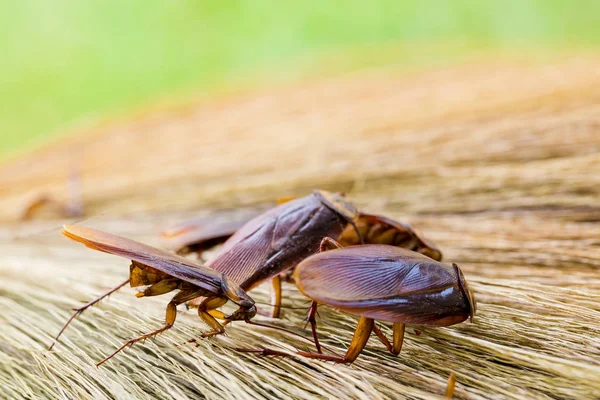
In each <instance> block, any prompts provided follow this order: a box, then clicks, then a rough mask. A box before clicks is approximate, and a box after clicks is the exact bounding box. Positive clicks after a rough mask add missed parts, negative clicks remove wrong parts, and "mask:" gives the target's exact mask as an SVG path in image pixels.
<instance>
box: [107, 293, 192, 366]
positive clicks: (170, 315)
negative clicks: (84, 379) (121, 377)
mask: <svg viewBox="0 0 600 400" xmlns="http://www.w3.org/2000/svg"><path fill="white" fill-rule="evenodd" d="M200 294H201V293H198V290H197V289H193V290H189V291H183V290H182V291H181V292H179V293H177V294H176V295H175V296H174V297H173V298H172V299H171V301H170V302H169V304H167V311H166V316H165V324H164V325H163V326H162V327H161V328H159V329H156V330H154V331H152V332H150V333H146V334H144V335H141V336H138V337H136V338H133V339H130V340H128V341H127V342H125V343H124V344H123V346H121V347H119V348H118V349H117V350H116V351H115V352H114V353H112V354H111V355H110V356H108V357H106V358H105V359H104V360H102V361H100V362H99V363H97V364H96V366H97V367H99V366H100V365H102V364H104V363H105V362H106V361H108V360H110V359H111V358H113V357H114V356H115V355H117V354H118V353H119V352H120V351H121V350H123V349H124V348H126V347H127V346H131V345H133V344H134V343H137V342H139V341H141V340H144V339H148V338H149V337H152V336H156V335H158V334H159V333H162V332H164V331H166V330H168V329H171V327H173V324H174V323H175V318H176V317H177V305H179V304H181V303H185V302H186V301H188V300H191V299H193V298H195V297H198V296H199V295H200Z"/></svg>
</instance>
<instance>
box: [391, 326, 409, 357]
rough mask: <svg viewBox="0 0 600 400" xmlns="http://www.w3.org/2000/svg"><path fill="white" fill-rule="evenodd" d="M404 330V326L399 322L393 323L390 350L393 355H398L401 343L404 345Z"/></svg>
mask: <svg viewBox="0 0 600 400" xmlns="http://www.w3.org/2000/svg"><path fill="white" fill-rule="evenodd" d="M405 329H406V325H404V324H403V323H401V322H394V328H393V332H394V338H393V341H392V344H393V348H392V354H394V355H396V356H397V355H398V354H400V351H401V350H402V343H404V330H405Z"/></svg>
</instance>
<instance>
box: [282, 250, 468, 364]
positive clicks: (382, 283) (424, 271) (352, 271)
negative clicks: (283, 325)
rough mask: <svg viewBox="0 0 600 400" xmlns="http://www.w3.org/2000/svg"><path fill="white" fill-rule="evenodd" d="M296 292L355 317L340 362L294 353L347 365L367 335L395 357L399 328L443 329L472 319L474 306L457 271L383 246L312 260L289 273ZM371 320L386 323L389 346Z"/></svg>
mask: <svg viewBox="0 0 600 400" xmlns="http://www.w3.org/2000/svg"><path fill="white" fill-rule="evenodd" d="M294 280H295V282H296V285H297V287H298V289H299V290H300V291H301V292H302V293H303V294H304V295H306V296H307V297H309V298H311V299H313V300H314V301H316V302H317V303H319V304H326V305H329V306H331V307H333V308H335V309H337V310H340V311H344V312H348V313H350V314H354V315H358V316H360V320H359V322H358V326H357V328H356V331H355V333H354V337H353V339H352V342H351V343H350V346H349V348H348V351H347V352H346V354H345V355H344V356H343V357H338V356H331V355H325V354H320V353H307V352H299V353H298V354H300V355H303V356H305V357H310V358H317V359H323V360H331V361H336V362H340V363H351V362H353V361H354V360H355V359H356V358H357V357H358V355H359V354H360V352H361V351H362V349H363V348H364V347H365V345H366V343H367V341H368V339H369V336H370V334H371V332H374V333H375V334H376V335H377V336H378V338H379V339H380V340H381V341H382V342H383V343H384V344H385V345H386V346H387V347H388V349H389V350H390V351H391V352H392V353H394V354H398V353H399V352H400V349H401V347H402V342H403V337H404V327H405V324H414V325H420V326H423V325H424V326H449V325H454V324H457V323H460V322H462V321H464V320H466V319H467V318H471V320H472V318H473V315H474V313H475V301H474V298H473V295H472V293H471V291H470V290H469V287H468V285H467V282H466V280H465V278H464V276H463V274H462V272H461V270H460V268H459V267H458V266H457V265H456V264H453V265H452V266H448V265H445V264H442V263H440V262H437V261H435V260H432V259H431V258H428V257H426V256H424V255H422V254H419V253H415V252H413V251H409V250H405V249H401V248H398V247H393V246H388V245H364V246H352V247H345V248H339V249H335V250H331V251H325V252H322V253H318V254H315V255H313V256H311V257H309V258H307V259H305V260H304V261H302V262H301V263H300V264H299V265H298V266H297V267H296V269H295V272H294ZM375 320H382V321H389V322H392V323H393V324H394V325H393V332H394V338H393V340H392V343H390V342H389V341H388V340H387V338H385V336H384V335H383V333H382V332H381V331H380V330H379V329H378V328H377V327H376V325H375Z"/></svg>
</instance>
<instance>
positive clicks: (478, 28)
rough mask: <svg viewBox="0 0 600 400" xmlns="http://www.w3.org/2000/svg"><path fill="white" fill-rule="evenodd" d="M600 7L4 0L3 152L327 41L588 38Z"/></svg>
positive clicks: (0, 72) (548, 42)
mask: <svg viewBox="0 0 600 400" xmlns="http://www.w3.org/2000/svg"><path fill="white" fill-rule="evenodd" d="M598 15H600V2H598V1H579V2H576V3H573V2H567V1H559V0H554V1H550V0H537V1H533V0H528V1H519V0H510V1H485V2H481V1H479V0H456V1H452V2H445V1H421V0H407V1H398V0H384V1H369V2H367V1H360V0H352V1H345V2H343V5H342V4H341V3H338V2H315V3H311V2H305V1H299V0H293V1H284V2H271V1H264V0H242V1H228V2H221V1H214V0H209V1H162V2H147V1H141V0H130V1H127V2H123V1H116V0H102V1H99V0H96V1H84V2H82V1H76V0H57V1H45V0H31V1H27V2H17V1H14V2H9V1H5V2H2V3H1V4H0V54H1V59H2V61H1V62H0V105H1V106H0V157H5V156H6V155H7V154H8V153H9V152H14V150H16V149H18V148H23V147H24V146H26V145H28V144H31V142H32V141H34V142H35V141H39V140H41V139H44V138H47V137H48V136H49V135H51V134H52V133H56V132H57V131H59V130H64V128H66V127H68V126H69V125H71V124H76V123H79V122H81V121H82V120H83V121H85V120H88V119H90V118H91V119H93V118H95V117H97V116H99V115H112V114H115V113H120V112H123V111H126V110H130V109H133V108H136V107H140V106H142V105H143V104H148V103H150V102H152V101H156V99H159V98H162V97H164V96H166V95H167V94H169V95H177V94H186V93H198V92H200V93H201V92H202V90H206V89H208V88H212V87H215V86H219V85H222V84H223V83H224V82H227V81H228V80H230V79H233V78H235V79H239V80H251V79H252V75H253V74H255V73H256V72H257V71H265V70H267V71H275V70H278V69H279V70H282V69H285V70H288V71H290V70H291V71H292V72H293V71H294V69H295V68H296V69H298V68H299V67H298V66H297V63H298V62H300V60H304V61H306V60H310V59H312V58H313V57H316V56H318V55H319V54H322V53H323V52H326V51H328V50H330V49H334V48H335V49H340V48H341V49H348V48H356V47H357V46H362V48H364V47H365V46H367V47H368V46H378V45H381V44H385V43H388V44H389V43H412V44H417V46H423V47H426V46H428V45H430V44H432V43H437V44H439V43H446V42H448V43H460V44H462V45H465V46H466V47H469V46H473V45H475V46H492V47H495V46H501V47H506V46H543V47H546V46H565V45H566V46H573V45H590V44H592V45H593V44H597V43H598V42H599V41H600V24H598V23H597V16H598ZM459 47H460V46H459ZM405 56H406V57H407V58H408V59H409V58H410V55H405ZM430 56H431V58H433V59H435V58H436V51H433V52H432V54H431V55H430ZM364 57H365V58H366V60H364V62H372V61H373V60H370V59H368V58H369V56H368V55H365V56H364ZM358 58H359V59H360V55H359V57H358ZM400 62H402V60H400Z"/></svg>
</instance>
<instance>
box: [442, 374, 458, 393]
mask: <svg viewBox="0 0 600 400" xmlns="http://www.w3.org/2000/svg"><path fill="white" fill-rule="evenodd" d="M455 386H456V375H454V372H450V376H449V377H448V384H447V385H446V393H445V394H444V396H445V397H446V398H448V399H451V398H452V397H453V396H454V388H455Z"/></svg>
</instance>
